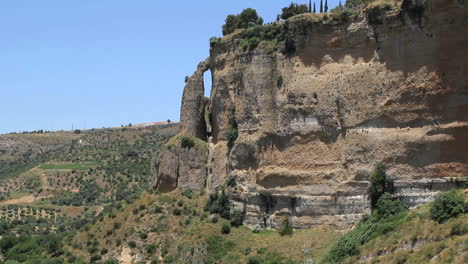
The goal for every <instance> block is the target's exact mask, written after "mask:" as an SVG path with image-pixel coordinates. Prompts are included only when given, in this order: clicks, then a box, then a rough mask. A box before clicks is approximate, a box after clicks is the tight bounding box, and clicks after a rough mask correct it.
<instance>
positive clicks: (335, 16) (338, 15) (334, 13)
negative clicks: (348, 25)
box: [331, 6, 359, 22]
mask: <svg viewBox="0 0 468 264" xmlns="http://www.w3.org/2000/svg"><path fill="white" fill-rule="evenodd" d="M358 15H359V12H358V11H353V10H351V9H349V8H347V7H344V6H337V7H335V8H333V9H332V10H331V17H332V20H334V21H341V22H348V21H350V20H351V19H354V18H355V17H357V16H358Z"/></svg>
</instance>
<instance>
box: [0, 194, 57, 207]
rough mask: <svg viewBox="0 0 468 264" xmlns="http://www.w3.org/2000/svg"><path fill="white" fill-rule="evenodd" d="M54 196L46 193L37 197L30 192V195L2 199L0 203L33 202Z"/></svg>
mask: <svg viewBox="0 0 468 264" xmlns="http://www.w3.org/2000/svg"><path fill="white" fill-rule="evenodd" d="M52 196H53V195H44V196H37V197H36V196H34V195H32V194H30V195H25V196H21V197H18V198H14V199H10V200H5V201H1V202H0V205H9V204H32V203H34V202H36V201H39V200H41V199H42V198H50V197H52Z"/></svg>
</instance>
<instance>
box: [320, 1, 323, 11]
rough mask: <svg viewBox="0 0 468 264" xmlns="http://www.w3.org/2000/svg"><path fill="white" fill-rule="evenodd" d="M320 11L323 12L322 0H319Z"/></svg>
mask: <svg viewBox="0 0 468 264" xmlns="http://www.w3.org/2000/svg"><path fill="white" fill-rule="evenodd" d="M320 13H323V0H320Z"/></svg>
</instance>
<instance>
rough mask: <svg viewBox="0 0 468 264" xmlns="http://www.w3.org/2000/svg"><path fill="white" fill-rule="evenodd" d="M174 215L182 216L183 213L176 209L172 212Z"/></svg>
mask: <svg viewBox="0 0 468 264" xmlns="http://www.w3.org/2000/svg"><path fill="white" fill-rule="evenodd" d="M172 214H174V215H181V214H182V211H181V210H180V209H179V208H174V210H172Z"/></svg>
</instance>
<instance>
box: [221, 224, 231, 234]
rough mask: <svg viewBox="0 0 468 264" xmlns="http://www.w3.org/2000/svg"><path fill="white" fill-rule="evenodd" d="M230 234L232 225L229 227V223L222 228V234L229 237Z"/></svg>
mask: <svg viewBox="0 0 468 264" xmlns="http://www.w3.org/2000/svg"><path fill="white" fill-rule="evenodd" d="M229 233H231V225H229V224H228V223H224V224H223V225H222V226H221V234H223V235H227V234H229Z"/></svg>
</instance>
